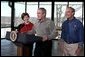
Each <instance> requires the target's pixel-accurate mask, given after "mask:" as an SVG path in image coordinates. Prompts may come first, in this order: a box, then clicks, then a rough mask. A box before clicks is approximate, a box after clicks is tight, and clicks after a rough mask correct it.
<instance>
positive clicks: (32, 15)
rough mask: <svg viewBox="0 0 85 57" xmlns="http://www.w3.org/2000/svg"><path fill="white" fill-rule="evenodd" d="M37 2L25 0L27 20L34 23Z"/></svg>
mask: <svg viewBox="0 0 85 57" xmlns="http://www.w3.org/2000/svg"><path fill="white" fill-rule="evenodd" d="M37 9H38V2H27V13H29V15H30V19H29V21H31V22H32V23H35V22H36V20H37Z"/></svg>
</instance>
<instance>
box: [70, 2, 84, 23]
mask: <svg viewBox="0 0 85 57" xmlns="http://www.w3.org/2000/svg"><path fill="white" fill-rule="evenodd" d="M82 5H83V2H69V6H70V7H73V8H74V9H75V15H74V16H75V17H76V18H78V19H79V20H80V21H81V22H83V20H82V18H83V13H82V9H83V8H82Z"/></svg>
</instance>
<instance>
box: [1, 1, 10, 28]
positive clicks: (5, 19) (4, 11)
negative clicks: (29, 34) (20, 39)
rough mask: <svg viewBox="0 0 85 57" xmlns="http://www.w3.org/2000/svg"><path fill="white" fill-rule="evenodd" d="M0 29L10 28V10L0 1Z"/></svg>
mask: <svg viewBox="0 0 85 57" xmlns="http://www.w3.org/2000/svg"><path fill="white" fill-rule="evenodd" d="M1 27H11V8H10V7H9V5H8V2H5V1H4V2H3V1H1Z"/></svg>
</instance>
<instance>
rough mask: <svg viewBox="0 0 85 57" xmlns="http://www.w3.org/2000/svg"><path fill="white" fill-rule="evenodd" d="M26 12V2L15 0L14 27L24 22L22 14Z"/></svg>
mask: <svg viewBox="0 0 85 57" xmlns="http://www.w3.org/2000/svg"><path fill="white" fill-rule="evenodd" d="M23 12H25V2H15V20H14V27H16V26H18V25H19V24H20V23H22V22H23V21H22V19H21V14H22V13H23Z"/></svg>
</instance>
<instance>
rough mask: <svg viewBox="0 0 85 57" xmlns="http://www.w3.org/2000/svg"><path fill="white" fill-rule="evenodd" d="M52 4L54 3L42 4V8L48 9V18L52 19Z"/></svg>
mask: <svg viewBox="0 0 85 57" xmlns="http://www.w3.org/2000/svg"><path fill="white" fill-rule="evenodd" d="M51 4H52V2H40V6H39V7H40V8H41V7H43V8H45V9H46V11H47V13H46V17H47V18H50V19H51V8H52V7H51Z"/></svg>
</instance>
